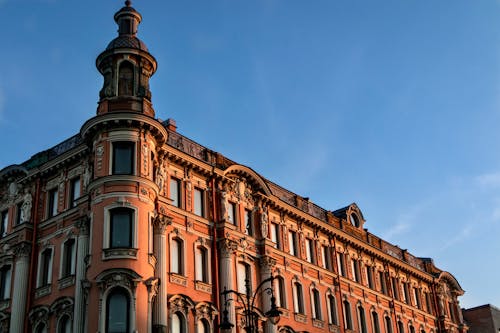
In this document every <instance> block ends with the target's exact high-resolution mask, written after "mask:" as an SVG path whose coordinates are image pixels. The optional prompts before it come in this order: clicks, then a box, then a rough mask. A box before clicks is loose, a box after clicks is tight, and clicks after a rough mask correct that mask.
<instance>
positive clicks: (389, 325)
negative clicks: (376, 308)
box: [384, 315, 392, 333]
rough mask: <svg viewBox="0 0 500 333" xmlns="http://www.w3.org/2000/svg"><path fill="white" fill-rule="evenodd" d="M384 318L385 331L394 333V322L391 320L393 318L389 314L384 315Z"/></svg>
mask: <svg viewBox="0 0 500 333" xmlns="http://www.w3.org/2000/svg"><path fill="white" fill-rule="evenodd" d="M384 320H385V331H386V332H387V333H392V322H391V318H390V317H389V316H387V315H386V316H385V317H384Z"/></svg>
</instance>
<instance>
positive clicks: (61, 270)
mask: <svg viewBox="0 0 500 333" xmlns="http://www.w3.org/2000/svg"><path fill="white" fill-rule="evenodd" d="M71 239H72V240H73V241H74V245H73V250H72V251H71V268H70V274H69V275H68V276H64V268H65V267H64V265H65V264H66V263H65V260H64V259H65V258H66V257H65V256H66V255H67V254H66V247H65V246H64V245H65V244H66V242H67V241H69V240H71ZM76 247H77V238H76V237H70V238H67V239H65V240H64V242H62V243H61V251H60V252H59V253H60V254H61V256H60V258H59V279H62V278H66V277H69V276H72V275H75V272H76Z"/></svg>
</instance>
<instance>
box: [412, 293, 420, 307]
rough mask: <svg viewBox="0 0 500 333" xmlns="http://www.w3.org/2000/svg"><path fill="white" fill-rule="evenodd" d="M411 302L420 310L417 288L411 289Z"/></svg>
mask: <svg viewBox="0 0 500 333" xmlns="http://www.w3.org/2000/svg"><path fill="white" fill-rule="evenodd" d="M413 300H414V302H415V303H414V304H415V306H416V307H417V308H419V309H420V308H421V305H420V290H419V289H418V288H413Z"/></svg>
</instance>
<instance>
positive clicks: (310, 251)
mask: <svg viewBox="0 0 500 333" xmlns="http://www.w3.org/2000/svg"><path fill="white" fill-rule="evenodd" d="M314 254H315V251H314V241H313V240H312V239H309V238H306V260H307V261H308V262H310V263H311V264H315V263H316V256H315V255H314Z"/></svg>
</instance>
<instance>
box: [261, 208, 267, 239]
mask: <svg viewBox="0 0 500 333" xmlns="http://www.w3.org/2000/svg"><path fill="white" fill-rule="evenodd" d="M267 220H268V216H267V207H266V206H262V210H261V212H260V233H261V234H262V237H263V238H266V237H267V234H268V232H269V226H268V224H267Z"/></svg>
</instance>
